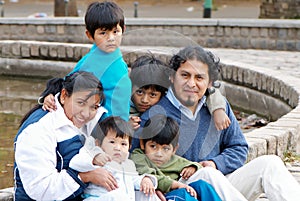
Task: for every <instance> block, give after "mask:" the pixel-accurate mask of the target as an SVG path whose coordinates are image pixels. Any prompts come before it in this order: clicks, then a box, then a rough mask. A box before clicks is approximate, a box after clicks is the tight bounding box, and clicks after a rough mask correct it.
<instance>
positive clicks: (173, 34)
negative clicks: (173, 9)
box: [0, 18, 300, 51]
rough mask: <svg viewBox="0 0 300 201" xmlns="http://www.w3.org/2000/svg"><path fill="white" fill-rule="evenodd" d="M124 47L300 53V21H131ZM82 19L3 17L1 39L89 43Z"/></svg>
mask: <svg viewBox="0 0 300 201" xmlns="http://www.w3.org/2000/svg"><path fill="white" fill-rule="evenodd" d="M126 24H127V29H126V32H125V33H124V40H123V45H130V46H133V45H139V46H140V45H143V46H170V47H179V46H185V45H187V44H195V43H197V44H200V45H202V46H204V47H207V48H238V49H270V50H287V51H300V40H299V38H300V21H299V20H263V19H152V18H147V19H143V18H127V19H126ZM84 31H85V26H84V22H83V19H82V18H55V19H54V18H44V19H36V18H34V19H24V18H22V19H19V18H0V40H34V41H46V42H62V43H88V40H87V37H86V36H85V34H84Z"/></svg>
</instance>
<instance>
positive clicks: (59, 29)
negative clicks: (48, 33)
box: [56, 25, 65, 35]
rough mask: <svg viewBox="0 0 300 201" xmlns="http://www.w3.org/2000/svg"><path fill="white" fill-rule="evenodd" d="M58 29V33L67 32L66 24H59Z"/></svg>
mask: <svg viewBox="0 0 300 201" xmlns="http://www.w3.org/2000/svg"><path fill="white" fill-rule="evenodd" d="M56 29H57V33H58V34H61V35H62V34H65V26H63V25H58V26H57V27H56Z"/></svg>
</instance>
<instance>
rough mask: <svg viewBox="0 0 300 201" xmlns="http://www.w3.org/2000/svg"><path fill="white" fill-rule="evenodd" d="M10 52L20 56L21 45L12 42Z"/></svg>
mask: <svg viewBox="0 0 300 201" xmlns="http://www.w3.org/2000/svg"><path fill="white" fill-rule="evenodd" d="M11 53H12V55H13V56H17V57H18V56H21V45H20V43H13V44H12V45H11Z"/></svg>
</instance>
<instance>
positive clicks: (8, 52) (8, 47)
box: [0, 43, 11, 57]
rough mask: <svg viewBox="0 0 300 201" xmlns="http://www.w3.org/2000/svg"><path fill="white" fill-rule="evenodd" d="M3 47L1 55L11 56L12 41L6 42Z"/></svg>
mask: <svg viewBox="0 0 300 201" xmlns="http://www.w3.org/2000/svg"><path fill="white" fill-rule="evenodd" d="M0 49H1V55H2V56H3V57H10V56H11V44H10V43H5V44H3V45H2V47H0Z"/></svg>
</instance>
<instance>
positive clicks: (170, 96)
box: [166, 87, 206, 121]
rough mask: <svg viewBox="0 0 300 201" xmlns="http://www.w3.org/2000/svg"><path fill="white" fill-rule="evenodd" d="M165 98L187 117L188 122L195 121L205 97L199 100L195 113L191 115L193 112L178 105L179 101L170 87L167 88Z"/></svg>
mask: <svg viewBox="0 0 300 201" xmlns="http://www.w3.org/2000/svg"><path fill="white" fill-rule="evenodd" d="M166 97H167V98H168V99H169V101H170V102H171V103H172V104H173V105H174V106H175V107H176V108H177V109H179V110H180V111H181V112H182V113H183V114H184V115H185V116H187V117H188V118H189V119H190V120H193V121H194V120H195V119H196V117H197V115H198V113H199V111H200V109H201V107H202V106H203V104H204V103H205V101H206V96H203V97H202V98H201V99H200V100H199V103H198V105H197V108H196V111H195V113H194V114H193V112H192V111H191V110H190V109H189V108H187V107H186V106H184V105H182V104H181V103H180V101H179V100H178V99H177V98H176V96H175V94H174V92H173V90H172V88H171V87H169V89H168V92H167V94H166Z"/></svg>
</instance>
